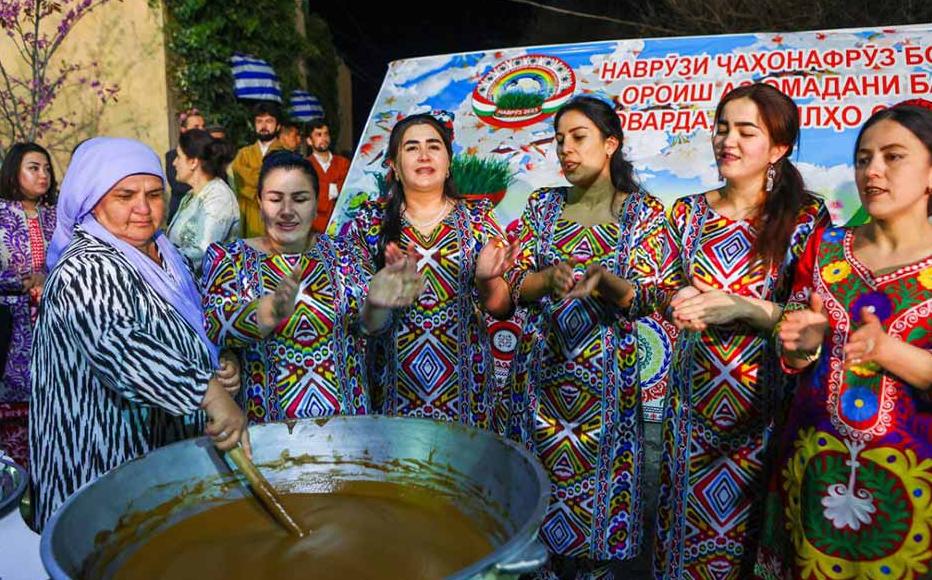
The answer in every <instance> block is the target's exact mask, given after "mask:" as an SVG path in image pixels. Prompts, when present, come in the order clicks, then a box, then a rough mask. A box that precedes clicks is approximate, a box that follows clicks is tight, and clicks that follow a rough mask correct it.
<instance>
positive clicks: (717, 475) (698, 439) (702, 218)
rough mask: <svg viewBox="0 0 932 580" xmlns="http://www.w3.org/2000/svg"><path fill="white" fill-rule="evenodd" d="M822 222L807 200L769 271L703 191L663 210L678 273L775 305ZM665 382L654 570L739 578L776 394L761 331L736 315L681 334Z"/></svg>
mask: <svg viewBox="0 0 932 580" xmlns="http://www.w3.org/2000/svg"><path fill="white" fill-rule="evenodd" d="M826 219H827V215H826V213H825V207H824V205H823V204H822V202H821V200H819V199H818V198H816V197H814V196H809V197H808V199H807V201H806V202H805V203H804V205H803V207H802V208H801V210H800V211H799V213H798V215H797V219H796V225H795V227H794V230H793V233H792V237H791V238H790V243H789V247H788V249H787V252H786V255H785V257H784V260H783V263H782V264H779V266H778V265H774V266H772V267H770V268H767V267H765V266H764V265H762V264H760V262H754V263H752V261H751V248H752V247H753V245H754V242H755V240H756V239H757V230H756V229H755V227H754V225H753V223H750V222H748V221H744V220H732V219H729V218H727V217H724V216H722V215H719V214H718V213H716V212H715V210H714V209H712V207H711V206H710V205H709V203H708V201H707V198H706V195H705V194H698V195H693V196H688V197H685V198H681V199H679V200H677V201H676V202H675V203H674V205H673V208H672V210H671V215H670V222H671V229H672V231H673V235H674V236H675V237H676V238H677V239H678V242H679V246H680V256H681V257H682V260H683V271H684V275H685V277H686V278H687V279H689V280H691V279H693V278H698V279H700V280H702V281H703V282H705V283H706V284H709V285H712V286H715V287H716V288H721V289H724V290H727V291H729V292H733V293H736V294H738V295H742V296H750V297H754V298H759V299H763V300H769V301H774V302H778V303H780V302H783V301H785V300H786V298H787V297H788V295H789V290H790V285H791V283H792V278H791V275H792V273H793V271H794V270H793V268H794V266H795V264H796V262H797V260H798V258H799V256H800V254H802V251H803V248H804V247H805V243H806V240H807V239H808V237H809V234H810V233H811V232H812V231H813V230H814V228H815V227H816V226H817V225H819V224H820V223H823V222H824V221H825V220H826ZM668 388H669V391H668V393H667V400H666V404H665V409H664V419H663V423H664V425H663V455H662V463H661V471H660V474H661V481H660V493H659V500H658V510H657V540H656V542H655V553H654V577H655V578H658V579H660V578H663V579H667V578H703V579H705V578H746V577H747V569H746V567H747V566H749V565H751V564H752V563H753V562H752V561H751V560H752V559H753V554H754V552H753V547H754V545H755V542H756V539H757V529H756V523H755V522H756V521H757V519H756V518H757V516H758V515H759V511H758V509H757V507H756V506H758V505H759V504H758V503H756V502H757V500H758V499H759V498H760V497H761V490H762V488H763V486H764V483H765V481H766V479H765V477H766V475H765V473H764V468H765V462H766V459H767V458H766V457H765V449H766V446H767V441H768V438H769V436H770V434H771V431H772V429H773V423H774V419H775V415H776V414H777V411H778V409H777V406H778V405H779V403H780V401H781V400H782V397H783V396H784V395H783V387H782V380H781V374H780V372H779V368H778V366H777V365H776V361H775V357H774V355H773V349H772V345H771V332H770V331H762V330H758V329H755V328H753V327H752V326H750V325H749V324H747V323H744V322H740V321H739V322H734V323H731V324H725V325H714V326H710V327H709V328H708V329H707V330H705V331H703V332H698V333H697V332H682V333H680V338H679V339H678V342H677V345H676V348H675V352H674V361H673V364H672V366H671V370H670V378H669V380H668ZM743 567H744V568H743Z"/></svg>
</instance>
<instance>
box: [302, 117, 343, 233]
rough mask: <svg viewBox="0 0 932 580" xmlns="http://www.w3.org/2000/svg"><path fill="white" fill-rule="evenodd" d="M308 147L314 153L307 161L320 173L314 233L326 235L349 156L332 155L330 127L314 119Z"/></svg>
mask: <svg viewBox="0 0 932 580" xmlns="http://www.w3.org/2000/svg"><path fill="white" fill-rule="evenodd" d="M307 144H308V146H309V147H310V149H311V154H310V155H308V157H307V159H308V161H310V162H311V165H313V166H314V171H316V172H317V180H318V183H320V191H318V192H317V217H316V218H314V225H313V230H314V231H315V232H318V233H320V232H323V231H324V230H326V229H327V224H328V223H329V222H330V214H332V213H333V207H334V205H335V204H336V200H337V196H339V195H340V190H341V189H342V188H343V182H344V181H346V174H347V173H348V172H349V166H350V162H349V159H347V158H346V157H342V156H340V155H335V154H333V153H331V152H330V128H329V127H328V126H327V122H326V121H324V120H323V119H314V120H313V121H311V122H310V123H308V137H307Z"/></svg>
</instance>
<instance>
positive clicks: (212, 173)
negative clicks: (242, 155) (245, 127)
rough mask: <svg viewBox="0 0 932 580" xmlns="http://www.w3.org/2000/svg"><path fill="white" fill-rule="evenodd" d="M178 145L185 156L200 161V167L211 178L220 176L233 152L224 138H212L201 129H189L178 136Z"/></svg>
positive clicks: (230, 159)
mask: <svg viewBox="0 0 932 580" xmlns="http://www.w3.org/2000/svg"><path fill="white" fill-rule="evenodd" d="M178 146H179V147H181V150H182V151H183V152H184V154H185V156H187V157H190V158H191V159H197V160H199V161H200V162H201V169H202V170H203V171H204V173H206V174H207V176H208V177H210V178H211V179H213V178H215V177H221V176H223V174H224V173H225V172H226V168H227V165H229V164H230V162H231V161H233V157H234V155H235V152H234V151H233V146H232V145H230V142H229V141H227V140H226V139H214V138H213V137H212V136H211V135H210V133H208V132H207V131H205V130H203V129H191V130H190V131H185V132H184V133H182V134H181V136H180V137H178Z"/></svg>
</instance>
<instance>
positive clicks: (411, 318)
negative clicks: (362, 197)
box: [343, 200, 505, 428]
mask: <svg viewBox="0 0 932 580" xmlns="http://www.w3.org/2000/svg"><path fill="white" fill-rule="evenodd" d="M383 213H384V206H383V205H382V204H380V203H377V202H370V203H367V204H365V205H363V206H362V207H361V208H360V210H359V213H358V214H356V216H355V218H354V219H353V220H351V221H349V222H348V223H347V224H346V226H344V232H343V235H344V236H345V237H346V238H347V239H351V240H353V243H354V244H355V245H356V246H357V247H359V248H360V252H361V254H362V255H368V256H372V257H374V256H376V254H377V252H378V240H379V233H380V232H381V230H382V216H383ZM401 219H402V224H401V226H402V227H401V238H400V242H399V244H398V246H399V247H400V248H401V249H403V250H407V248H410V247H414V248H415V249H416V250H417V252H418V256H419V259H418V263H417V269H418V271H419V272H420V274H421V276H422V277H423V278H424V291H423V292H421V294H420V295H419V296H418V297H417V299H415V301H414V303H413V304H411V305H410V306H408V307H405V308H400V309H397V310H396V311H395V314H394V320H393V324H392V327H391V329H390V330H389V331H388V332H387V333H385V334H383V335H381V336H379V337H376V338H374V339H373V340H371V341H370V351H371V352H370V365H371V366H370V377H371V378H372V383H371V384H372V397H373V408H374V409H375V411H376V412H380V413H383V414H386V415H400V416H410V417H431V418H434V419H438V420H441V421H453V422H458V423H463V424H467V425H473V426H476V427H479V428H488V427H489V420H490V410H491V409H492V407H493V406H494V401H495V400H497V389H496V387H495V375H494V370H495V369H494V364H493V361H492V351H491V346H490V344H489V334H488V330H487V329H486V324H485V319H484V317H483V315H482V312H481V310H480V306H479V295H478V290H477V289H476V285H475V281H474V280H475V272H476V259H477V258H478V257H479V252H480V251H481V250H482V248H483V246H484V245H485V244H486V243H487V242H488V241H489V239H490V238H499V239H504V238H505V236H504V234H503V233H502V230H501V227H500V226H499V225H498V222H497V221H496V220H495V215H494V213H492V207H491V205H490V204H489V202H488V201H485V200H483V201H480V202H471V201H466V200H456V202H455V203H454V206H453V209H452V210H451V211H450V212H449V213H448V214H447V215H446V217H445V218H444V219H443V221H442V222H440V223H439V224H437V226H436V227H435V228H434V230H433V231H432V232H431V233H430V234H429V235H427V236H424V235H422V234H421V233H420V232H418V230H417V229H416V228H414V227H413V226H411V224H409V223H408V221H407V220H406V219H404V218H401ZM368 267H370V268H373V269H374V268H375V265H374V264H369V265H368Z"/></svg>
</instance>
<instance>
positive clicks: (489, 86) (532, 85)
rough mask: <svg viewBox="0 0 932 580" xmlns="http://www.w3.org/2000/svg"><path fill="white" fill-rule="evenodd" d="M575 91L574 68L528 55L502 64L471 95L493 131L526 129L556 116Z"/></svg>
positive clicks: (490, 72)
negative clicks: (498, 129)
mask: <svg viewBox="0 0 932 580" xmlns="http://www.w3.org/2000/svg"><path fill="white" fill-rule="evenodd" d="M575 89H576V75H575V74H574V73H573V69H572V67H570V65H568V64H566V63H565V62H564V61H562V60H560V59H559V58H557V57H554V56H546V55H543V54H527V55H523V56H516V57H514V58H509V59H507V60H503V61H502V62H500V63H498V64H497V65H495V66H494V67H493V68H492V70H490V71H489V72H487V73H486V74H485V75H483V77H482V78H481V79H479V82H478V83H477V84H476V88H475V89H474V90H473V93H472V108H473V111H475V113H476V115H478V116H479V118H480V119H482V120H483V121H485V122H486V123H488V124H489V125H492V126H494V127H513V128H518V127H525V126H527V125H531V124H533V123H536V122H538V121H540V120H542V119H545V118H547V117H549V116H550V115H552V114H553V113H554V112H556V110H557V109H559V108H560V106H561V105H562V104H563V103H565V102H566V101H567V100H568V99H569V98H570V97H571V96H573V91H574V90H575Z"/></svg>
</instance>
